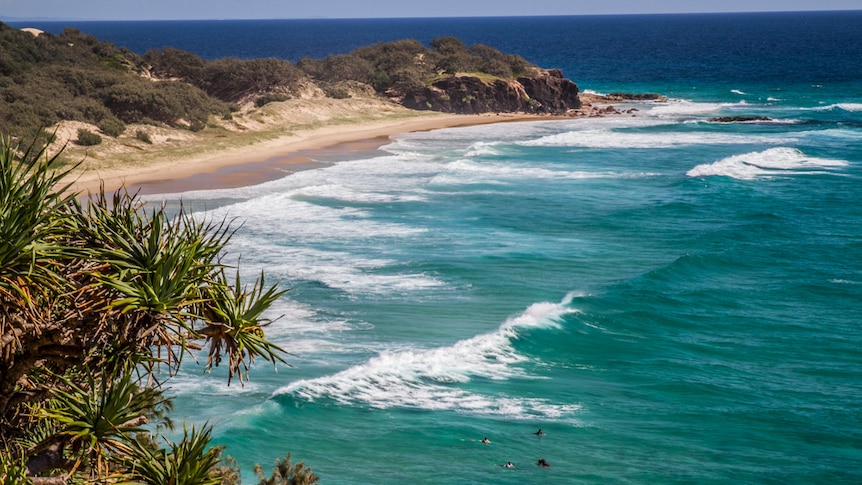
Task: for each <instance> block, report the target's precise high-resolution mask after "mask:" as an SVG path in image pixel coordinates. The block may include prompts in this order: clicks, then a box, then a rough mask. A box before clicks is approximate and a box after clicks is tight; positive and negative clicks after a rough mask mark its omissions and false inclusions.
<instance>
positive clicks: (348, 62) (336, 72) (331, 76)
mask: <svg viewBox="0 0 862 485" xmlns="http://www.w3.org/2000/svg"><path fill="white" fill-rule="evenodd" d="M373 74H374V67H373V66H372V65H371V63H370V62H368V61H367V60H365V59H363V58H361V57H359V56H355V55H343V54H342V55H335V56H329V57H327V58H326V61H324V63H323V75H322V79H323V80H325V81H330V82H335V81H359V82H361V83H371V80H372V78H373Z"/></svg>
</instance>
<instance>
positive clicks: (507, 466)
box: [503, 461, 515, 468]
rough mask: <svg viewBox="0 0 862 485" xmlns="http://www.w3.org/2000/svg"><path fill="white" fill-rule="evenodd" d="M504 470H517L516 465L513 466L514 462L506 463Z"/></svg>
mask: <svg viewBox="0 0 862 485" xmlns="http://www.w3.org/2000/svg"><path fill="white" fill-rule="evenodd" d="M503 468H515V465H513V464H512V462H511V461H510V462H508V463H506V464H505V465H503Z"/></svg>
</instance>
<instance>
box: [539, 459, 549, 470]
mask: <svg viewBox="0 0 862 485" xmlns="http://www.w3.org/2000/svg"><path fill="white" fill-rule="evenodd" d="M536 466H540V467H542V468H551V464H550V463H548V461H547V460H545V459H544V458H539V461H537V462H536Z"/></svg>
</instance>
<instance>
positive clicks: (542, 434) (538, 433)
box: [536, 428, 545, 436]
mask: <svg viewBox="0 0 862 485" xmlns="http://www.w3.org/2000/svg"><path fill="white" fill-rule="evenodd" d="M536 436H545V433H544V432H543V431H542V428H539V431H536Z"/></svg>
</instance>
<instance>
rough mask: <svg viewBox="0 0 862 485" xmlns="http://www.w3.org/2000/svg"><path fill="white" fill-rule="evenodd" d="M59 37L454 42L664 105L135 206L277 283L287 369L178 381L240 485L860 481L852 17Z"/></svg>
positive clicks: (502, 127) (311, 44)
mask: <svg viewBox="0 0 862 485" xmlns="http://www.w3.org/2000/svg"><path fill="white" fill-rule="evenodd" d="M29 25H32V26H35V27H39V28H42V29H45V30H49V31H55V32H56V31H59V30H61V29H62V27H63V25H60V24H45V23H30V24H29ZM71 25H73V26H75V27H77V28H80V29H81V30H83V31H84V32H87V33H92V34H94V35H96V36H97V37H99V38H101V39H105V40H110V41H112V42H114V43H116V44H118V45H124V46H127V47H129V48H130V49H132V50H134V51H136V52H141V53H143V52H146V50H148V49H150V48H158V47H162V46H164V45H171V46H175V47H178V48H182V49H187V50H191V51H194V52H196V53H198V54H200V55H201V56H203V57H206V58H209V59H212V58H217V57H223V56H238V57H273V56H274V57H279V58H284V59H290V60H293V61H296V60H298V59H299V58H301V57H305V56H308V57H323V56H325V55H328V54H336V53H343V52H347V51H349V50H351V49H353V48H356V47H359V46H361V45H366V44H370V43H373V42H378V41H386V40H394V39H399V38H416V39H418V40H420V41H422V42H425V43H427V42H429V41H430V40H431V39H433V38H434V37H437V36H440V35H456V36H459V37H461V38H462V39H463V40H464V41H465V42H466V43H467V44H473V43H483V44H487V45H490V46H493V47H496V48H498V49H500V50H503V51H506V52H516V53H519V54H521V55H523V56H524V57H525V58H526V59H527V60H529V61H531V62H533V63H535V64H538V65H541V66H543V67H548V68H550V67H557V68H561V69H563V71H564V73H565V74H566V76H567V77H569V78H571V79H573V80H574V81H575V82H577V83H578V84H579V85H580V87H581V89H582V90H585V91H592V92H597V93H609V92H613V91H625V92H656V93H660V94H663V95H666V96H668V97H669V98H670V99H669V100H668V101H667V102H665V103H633V104H630V105H626V106H625V107H626V109H636V110H637V111H635V112H633V113H632V114H627V115H624V116H617V117H607V118H590V119H573V120H565V121H536V122H523V123H501V124H492V125H484V126H474V127H468V128H457V129H445V130H437V131H431V132H423V133H410V134H403V135H398V136H395V137H393V139H392V140H391V142H390V143H388V144H387V145H385V146H384V147H382V149H381V151H379V152H374V153H368V152H362V153H344V154H342V155H341V156H340V157H337V158H336V159H334V160H328V161H327V163H326V164H325V166H323V167H321V168H318V169H315V170H307V171H301V172H297V173H293V174H289V175H286V176H285V177H283V178H281V179H278V180H273V181H270V182H266V183H263V184H260V185H256V186H252V187H243V188H235V189H222V190H209V191H198V192H187V193H184V194H166V195H160V196H151V197H150V198H151V199H154V200H163V199H165V200H169V201H176V200H179V199H180V198H181V199H182V200H183V201H184V202H185V203H186V204H187V205H191V206H192V207H195V208H197V210H199V211H200V212H202V213H205V214H206V215H207V216H210V217H216V218H222V217H230V218H237V222H238V223H241V224H242V226H241V228H240V229H239V230H238V232H237V234H236V236H235V237H234V239H233V241H232V244H231V246H230V250H231V252H230V254H229V255H228V260H230V261H236V260H237V259H239V258H240V257H241V268H242V271H243V273H244V274H245V275H247V276H248V277H249V278H253V277H255V276H256V275H257V274H258V272H259V271H260V270H261V269H264V270H265V271H266V273H267V276H268V280H267V281H273V282H278V283H279V284H280V285H282V286H284V287H288V288H292V290H291V291H290V292H289V293H287V294H286V295H285V296H284V297H283V298H282V299H281V300H280V301H279V302H278V303H277V304H276V305H275V307H274V308H273V309H272V312H271V315H272V316H273V317H276V316H279V315H283V317H282V318H281V319H279V320H277V321H276V322H275V323H273V324H272V325H271V326H270V327H269V328H268V334H269V335H270V336H271V337H272V338H273V339H274V340H275V342H277V343H278V344H279V345H281V346H282V347H284V348H285V349H286V350H288V351H289V352H291V354H293V355H292V356H290V357H289V360H290V362H291V363H293V364H294V365H295V366H296V367H295V368H286V367H284V366H280V367H279V369H278V370H277V372H276V371H274V370H273V369H272V368H271V367H270V366H267V365H264V364H262V363H258V364H256V365H255V368H254V369H253V372H252V375H251V380H250V382H248V383H246V385H245V386H244V387H243V386H239V385H237V384H233V385H231V386H230V387H227V386H226V385H225V383H226V378H225V375H224V372H223V370H219V371H217V372H215V373H214V374H212V375H204V374H203V367H202V364H203V362H201V365H196V364H195V363H194V362H192V361H191V360H189V361H188V362H187V363H186V364H185V365H184V368H183V370H182V372H181V373H180V375H178V376H177V377H176V378H174V379H172V380H171V381H169V383H170V386H171V390H170V394H172V395H174V396H176V409H175V413H174V415H175V417H176V418H177V420H178V421H179V420H181V419H185V420H186V421H187V422H190V423H196V424H199V423H203V422H209V423H211V424H213V425H215V441H216V442H217V443H218V444H221V445H226V446H227V448H226V453H227V454H229V455H231V456H233V457H235V458H236V460H237V461H238V463H239V464H240V466H241V467H242V469H243V472H244V475H243V478H244V482H245V483H256V481H255V479H254V474H253V472H252V467H253V465H254V464H255V463H260V464H262V465H263V466H264V469H265V470H266V471H267V472H268V471H269V469H270V468H271V465H272V464H273V463H274V461H275V460H276V459H277V458H281V457H283V456H284V455H285V453H286V452H287V451H290V452H291V453H292V456H293V459H294V460H295V461H297V460H298V461H304V462H305V463H306V464H307V465H309V466H311V467H312V468H313V470H314V471H315V472H316V473H318V474H319V475H320V476H321V483H324V484H407V483H409V484H432V483H435V484H436V483H459V484H461V483H465V484H466V483H476V484H478V483H483V484H484V483H489V484H490V483H493V484H516V483H517V484H521V483H537V484H609V483H614V484H683V483H685V484H688V483H697V484H727V483H750V484H773V483H774V484H827V483H828V484H858V483H862V11H855V12H831V13H825V12H821V13H771V14H765V13H764V14H713V15H655V16H598V17H527V18H488V19H424V20H420V19H398V20H284V21H275V20H272V21H201V22H103V23H73V24H71ZM723 116H741V117H754V116H757V117H766V118H768V120H762V121H750V122H733V123H723V122H717V121H715V119H716V118H718V117H723ZM204 360H205V359H204ZM539 429H542V430H543V432H544V435H542V436H539V435H536V434H535V433H536V431H537V430H539ZM484 437H487V438H488V439H489V440H490V441H491V443H490V444H483V443H481V442H480V440H481V439H482V438H484ZM540 457H541V458H545V459H546V460H547V461H548V462H549V463H550V464H551V467H550V468H541V467H537V466H536V461H537V460H538V459H539V458H540ZM508 461H511V462H513V463H514V465H515V468H512V469H507V468H503V467H501V466H500V464H503V463H506V462H508Z"/></svg>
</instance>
